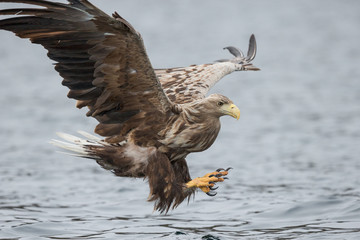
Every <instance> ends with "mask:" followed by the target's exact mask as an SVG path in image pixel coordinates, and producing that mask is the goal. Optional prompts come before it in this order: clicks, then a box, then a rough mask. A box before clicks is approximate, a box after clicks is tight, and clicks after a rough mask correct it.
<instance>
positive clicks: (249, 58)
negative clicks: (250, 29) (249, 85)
mask: <svg viewBox="0 0 360 240" xmlns="http://www.w3.org/2000/svg"><path fill="white" fill-rule="evenodd" d="M256 48H257V46H256V39H255V35H254V34H251V36H250V40H249V50H248V53H247V57H246V60H247V61H248V62H251V61H252V60H254V58H255V56H256V51H257V49H256Z"/></svg>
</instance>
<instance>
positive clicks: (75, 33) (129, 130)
mask: <svg viewBox="0 0 360 240" xmlns="http://www.w3.org/2000/svg"><path fill="white" fill-rule="evenodd" d="M0 2H11V3H25V4H30V5H36V6H39V7H37V8H17V9H4V10H0V15H14V16H13V17H11V18H5V19H3V20H0V29H3V30H8V31H12V32H14V33H15V34H16V35H17V36H19V37H21V38H28V39H30V40H31V42H33V43H36V44H41V45H42V46H43V47H44V48H46V49H47V50H48V56H49V58H50V59H52V60H54V61H56V66H55V69H56V71H58V72H59V74H60V76H61V77H62V78H63V79H64V80H63V81H62V84H63V85H64V86H67V87H68V88H69V89H70V91H69V94H68V97H69V98H73V99H76V100H77V105H76V106H77V107H78V108H82V107H87V108H88V109H89V111H88V112H87V116H91V117H94V118H95V119H97V120H98V121H99V124H98V125H97V126H96V128H95V133H97V134H99V135H101V136H103V137H105V138H104V139H100V138H98V137H95V136H93V135H90V134H86V133H84V132H81V134H82V135H84V136H85V138H86V139H82V138H77V137H74V136H71V135H68V134H60V136H61V137H63V138H64V139H65V140H67V141H68V142H62V141H56V140H55V141H54V143H55V144H57V145H58V146H60V147H63V148H65V149H68V150H70V151H73V152H74V153H75V154H76V155H77V156H81V157H85V158H91V159H95V160H96V162H97V163H98V164H99V165H100V166H102V167H103V168H105V169H108V170H110V171H112V172H113V173H114V174H115V175H117V176H123V177H145V178H147V179H148V181H149V186H150V195H149V201H155V209H157V210H159V211H160V212H167V211H168V210H169V209H170V208H171V207H172V208H175V207H176V206H178V205H179V204H180V203H181V202H182V201H183V200H184V199H186V198H188V197H190V195H192V194H193V193H194V192H195V189H197V188H200V189H201V190H202V191H203V192H205V193H207V194H208V195H210V196H213V195H214V194H215V193H216V192H215V188H214V185H215V183H217V182H222V181H224V179H225V178H226V177H224V176H225V175H227V174H228V170H229V169H221V168H220V169H218V170H216V171H215V172H212V173H209V174H206V175H205V176H204V177H200V178H195V179H191V178H190V174H189V171H188V167H187V164H186V161H185V158H186V156H187V155H188V154H189V153H191V152H201V151H204V150H205V149H207V148H209V147H210V146H211V145H212V144H213V142H214V141H215V139H216V137H217V135H218V132H219V130H220V121H219V118H220V117H221V116H224V115H230V116H232V117H234V118H236V119H238V118H239V116H240V111H239V109H238V108H237V107H236V106H235V105H234V103H233V102H232V101H231V100H230V99H229V98H227V97H225V96H222V95H219V94H211V95H210V96H208V97H206V94H207V92H208V91H209V89H210V88H211V87H212V86H213V85H214V84H215V83H216V82H218V81H219V80H220V79H221V78H222V77H224V76H225V75H227V74H229V73H232V72H234V71H244V70H259V69H258V68H256V67H254V66H253V65H252V64H251V61H252V60H253V59H254V57H255V54H256V42H255V37H254V35H252V36H251V37H250V43H249V50H248V54H247V56H244V54H243V53H242V52H241V51H240V50H239V49H237V48H235V47H227V48H226V49H228V50H229V51H230V53H231V54H233V55H234V56H235V57H234V58H232V59H229V60H220V61H217V62H215V63H212V64H203V65H192V66H189V67H184V68H170V69H154V68H153V67H152V66H151V63H150V60H149V58H148V56H147V54H146V51H145V47H144V44H143V40H142V37H141V35H140V34H139V33H138V32H137V31H136V30H135V29H134V28H133V27H132V26H131V24H130V23H128V22H127V21H126V20H125V19H123V18H122V17H121V16H120V15H119V14H118V13H116V12H115V13H114V14H113V15H112V17H111V16H109V15H107V14H106V13H104V12H103V11H101V10H100V9H98V8H97V7H95V6H94V5H92V4H91V3H90V2H88V1H87V0H68V4H64V3H58V2H51V1H47V0H0Z"/></svg>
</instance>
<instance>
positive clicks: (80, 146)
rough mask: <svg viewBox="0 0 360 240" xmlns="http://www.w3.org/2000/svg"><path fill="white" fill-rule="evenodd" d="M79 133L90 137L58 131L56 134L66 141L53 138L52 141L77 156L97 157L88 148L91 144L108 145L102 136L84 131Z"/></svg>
mask: <svg viewBox="0 0 360 240" xmlns="http://www.w3.org/2000/svg"><path fill="white" fill-rule="evenodd" d="M79 133H80V134H81V135H83V136H84V137H86V138H88V139H82V138H79V137H76V136H73V135H70V134H67V133H61V132H58V133H56V134H57V135H58V136H59V137H60V138H62V139H64V140H65V141H60V140H57V139H52V140H51V141H50V143H51V144H53V145H55V146H57V147H60V148H62V149H65V150H67V151H69V152H65V153H67V154H69V155H72V156H77V157H91V158H97V157H96V155H94V154H93V153H92V152H91V151H90V150H89V148H88V147H89V146H104V145H108V143H106V142H104V141H102V140H101V139H100V138H98V137H96V136H94V135H91V134H89V133H86V132H83V131H80V132H79Z"/></svg>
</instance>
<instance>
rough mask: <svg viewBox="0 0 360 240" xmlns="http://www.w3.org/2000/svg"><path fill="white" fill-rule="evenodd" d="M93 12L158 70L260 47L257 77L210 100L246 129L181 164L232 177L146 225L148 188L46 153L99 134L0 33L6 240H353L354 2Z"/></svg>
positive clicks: (357, 123) (358, 27)
mask: <svg viewBox="0 0 360 240" xmlns="http://www.w3.org/2000/svg"><path fill="white" fill-rule="evenodd" d="M92 2H93V3H94V4H96V5H97V6H99V7H100V8H101V9H103V10H104V11H105V12H107V13H111V12H113V11H115V10H116V11H118V12H119V13H120V14H121V15H122V16H123V17H125V18H126V19H127V20H129V21H130V22H131V23H132V24H133V25H134V27H135V28H136V29H137V30H138V31H139V32H140V33H141V34H142V36H143V38H144V41H145V45H146V47H147V51H148V54H149V57H150V59H151V61H152V63H153V66H154V67H156V68H162V67H173V66H186V65H190V64H201V63H208V62H212V61H214V60H217V59H222V58H227V57H230V55H229V53H228V52H226V51H223V50H222V48H223V47H226V46H229V45H234V46H237V47H239V48H241V49H243V50H244V51H246V50H247V44H248V38H249V36H250V34H252V33H254V34H255V36H256V37H257V42H258V54H257V57H256V58H255V60H254V64H255V65H256V66H258V67H260V68H261V69H262V70H261V71H260V72H237V73H233V74H232V75H230V76H227V77H226V78H225V79H223V80H222V81H221V82H219V83H218V84H217V85H216V87H215V88H214V89H213V90H212V92H217V93H221V94H224V95H226V96H228V97H229V98H231V99H232V100H233V101H234V102H235V103H236V104H237V105H238V106H239V108H240V110H241V118H240V120H239V121H236V120H235V119H232V118H226V117H224V118H223V119H222V129H221V133H220V135H219V137H218V139H217V141H216V142H215V144H214V145H213V146H212V147H211V148H210V149H209V150H207V151H205V152H202V153H197V154H193V155H190V156H189V157H188V164H189V167H190V171H191V174H192V176H193V177H197V176H202V175H204V174H205V173H207V172H209V171H213V170H215V169H217V168H219V167H229V166H231V167H233V168H234V169H233V170H232V171H231V172H230V174H229V180H227V181H225V182H224V183H221V184H219V189H218V190H217V191H218V194H217V195H216V196H215V197H208V196H207V195H205V194H203V193H201V192H198V193H197V194H196V197H195V199H194V200H190V202H189V204H186V203H183V204H182V205H181V206H180V207H179V208H177V209H175V210H173V211H170V212H169V213H168V214H167V215H160V214H159V213H157V212H153V210H152V209H153V205H152V203H149V202H147V201H146V199H147V195H148V193H149V189H148V186H147V182H146V181H144V180H142V179H129V178H117V177H115V176H113V175H112V174H111V173H109V172H107V171H105V170H103V169H101V168H100V167H99V166H98V165H97V164H96V163H95V162H93V161H91V160H88V159H80V158H75V157H72V156H68V155H64V154H61V153H58V152H57V151H58V149H56V148H55V147H53V146H52V145H50V144H48V142H49V141H50V139H52V138H56V134H55V132H56V131H63V132H68V133H71V134H76V131H77V130H84V131H88V132H92V131H93V128H94V127H95V125H96V121H95V120H93V119H90V118H86V117H85V112H86V110H78V109H76V108H75V102H74V101H73V100H70V99H67V98H66V94H67V89H66V88H65V87H63V86H61V84H60V82H61V78H60V77H59V76H58V75H57V73H56V72H55V71H54V70H53V66H52V64H53V63H52V62H51V61H50V60H48V59H47V57H46V51H45V50H44V49H42V48H41V47H40V46H38V45H34V44H30V42H29V41H27V40H22V39H18V38H16V37H15V36H14V35H13V34H12V33H9V32H5V31H0V86H1V87H0V104H1V110H0V119H1V120H0V121H1V124H0V142H1V144H0V239H22V240H25V239H26V240H30V239H31V240H32V239H181V240H182V239H360V159H359V158H360V1H357V0H348V1H334V0H326V1H325V0H322V1H305V0H299V1H286V0H274V1H266V0H261V1H260V0H258V1H250V0H242V1H238V0H223V1H215V0H198V1H190V0H183V1H174V0H168V1H162V0H152V1H148V0H138V1H131V0H121V1H118V0H107V1H100V0H93V1H92ZM13 6H14V5H13V4H4V3H1V4H0V8H1V9H3V8H5V7H13Z"/></svg>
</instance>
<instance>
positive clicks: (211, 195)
mask: <svg viewBox="0 0 360 240" xmlns="http://www.w3.org/2000/svg"><path fill="white" fill-rule="evenodd" d="M206 194H207V195H208V196H210V197H214V196H215V195H216V194H217V192H213V191H210V192H207V193H206Z"/></svg>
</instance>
